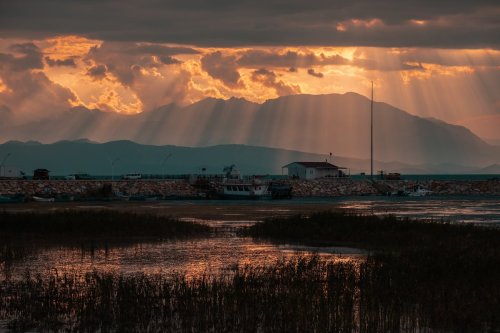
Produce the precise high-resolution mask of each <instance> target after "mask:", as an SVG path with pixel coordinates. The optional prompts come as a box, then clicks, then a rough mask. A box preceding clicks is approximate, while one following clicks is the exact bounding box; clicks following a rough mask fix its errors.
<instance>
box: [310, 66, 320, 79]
mask: <svg viewBox="0 0 500 333" xmlns="http://www.w3.org/2000/svg"><path fill="white" fill-rule="evenodd" d="M307 74H309V75H311V76H314V77H317V78H320V79H321V78H323V77H324V75H323V73H319V72H316V71H315V70H314V69H313V68H309V69H308V70H307Z"/></svg>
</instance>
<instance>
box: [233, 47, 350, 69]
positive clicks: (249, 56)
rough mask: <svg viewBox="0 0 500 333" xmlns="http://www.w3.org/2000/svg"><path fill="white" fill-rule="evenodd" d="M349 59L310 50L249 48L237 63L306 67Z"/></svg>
mask: <svg viewBox="0 0 500 333" xmlns="http://www.w3.org/2000/svg"><path fill="white" fill-rule="evenodd" d="M347 64H349V60H348V59H346V58H344V57H342V56H340V55H334V56H325V55H324V54H321V55H319V56H317V55H316V54H314V53H312V52H308V53H299V52H296V51H287V52H285V53H278V52H272V51H264V50H251V51H246V52H244V53H243V54H242V55H241V56H240V58H239V59H238V65H240V66H242V67H260V66H263V67H284V68H286V67H288V68H307V67H311V66H317V65H322V66H326V65H347Z"/></svg>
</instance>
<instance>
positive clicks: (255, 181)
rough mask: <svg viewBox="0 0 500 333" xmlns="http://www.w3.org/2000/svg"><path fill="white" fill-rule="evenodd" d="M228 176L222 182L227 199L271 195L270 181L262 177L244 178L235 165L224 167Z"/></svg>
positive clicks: (257, 197)
mask: <svg viewBox="0 0 500 333" xmlns="http://www.w3.org/2000/svg"><path fill="white" fill-rule="evenodd" d="M224 172H225V174H226V178H224V181H223V182H222V197H223V198H225V199H262V198H267V197H269V198H270V197H271V193H270V191H269V182H266V181H264V180H262V179H260V178H255V177H254V178H248V179H242V178H241V175H240V172H239V171H238V170H237V169H236V167H235V165H231V166H229V167H226V168H224Z"/></svg>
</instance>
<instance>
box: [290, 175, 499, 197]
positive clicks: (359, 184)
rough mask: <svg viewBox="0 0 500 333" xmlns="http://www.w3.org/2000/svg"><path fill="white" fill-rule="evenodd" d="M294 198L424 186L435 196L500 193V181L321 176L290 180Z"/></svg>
mask: <svg viewBox="0 0 500 333" xmlns="http://www.w3.org/2000/svg"><path fill="white" fill-rule="evenodd" d="M286 182H287V184H289V185H290V186H292V188H293V196H294V197H337V196H362V195H380V194H387V193H391V192H393V193H394V192H398V191H405V190H406V191H411V190H412V189H413V188H415V187H416V186H421V187H422V188H425V189H427V190H430V191H432V194H433V195H500V180H498V179H492V180H477V181H470V180H447V181H443V180H429V181H412V180H397V181H395V180H383V181H381V180H377V181H376V182H375V184H373V183H372V182H371V181H370V180H353V179H348V178H345V179H318V180H311V181H303V180H287V181H286Z"/></svg>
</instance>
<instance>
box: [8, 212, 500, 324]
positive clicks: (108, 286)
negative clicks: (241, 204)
mask: <svg viewBox="0 0 500 333" xmlns="http://www.w3.org/2000/svg"><path fill="white" fill-rule="evenodd" d="M245 233H250V234H252V235H254V236H258V237H267V238H271V239H276V240H278V241H285V240H286V241H288V242H289V241H290V240H293V241H296V242H301V243H321V244H339V243H341V244H352V245H356V246H360V247H364V248H368V249H370V250H371V251H370V253H371V254H370V255H368V257H367V258H365V259H362V260H358V261H343V260H342V261H340V260H339V261H331V260H330V261H327V260H323V259H320V258H319V257H317V256H313V257H308V258H303V257H300V258H292V259H290V260H287V261H278V262H276V263H275V264H274V265H270V266H267V267H255V266H246V267H239V268H235V269H234V270H233V271H232V272H230V273H229V274H226V275H217V276H200V277H195V278H192V279H187V278H185V277H183V276H177V277H175V278H172V277H167V276H165V275H145V274H138V275H129V276H123V275H118V274H113V273H106V272H104V273H103V272H93V273H89V274H85V275H83V276H82V275H80V274H79V273H78V272H74V273H73V274H63V275H58V274H57V273H51V274H49V275H44V276H39V275H37V276H32V275H30V274H29V273H27V274H26V276H24V277H23V278H22V279H18V280H9V281H7V280H5V281H2V282H0V320H5V322H6V325H7V326H8V327H9V328H10V329H12V330H17V331H26V330H41V331H44V330H50V331H52V330H67V331H103V332H106V331H189V332H191V331H203V332H204V331H214V332H219V331H225V332H234V331H236V332H247V331H249V332H255V331H266V332H267V331H269V332H273V331H279V332H293V331H295V332H400V331H405V332H436V331H446V332H497V331H499V330H500V316H498V314H499V313H500V283H498V281H500V237H499V236H500V231H499V230H497V229H487V228H481V227H473V226H460V225H451V224H445V223H444V224H443V223H442V224H438V223H431V222H416V221H407V220H398V219H396V218H393V217H389V218H379V217H375V216H359V215H353V214H347V213H319V214H314V215H312V216H309V217H301V216H296V217H292V218H280V219H270V220H267V221H265V222H263V223H261V224H257V225H255V226H253V227H250V228H249V229H247V230H245Z"/></svg>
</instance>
